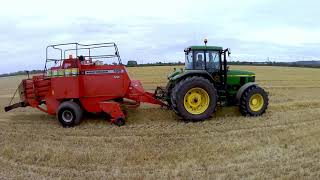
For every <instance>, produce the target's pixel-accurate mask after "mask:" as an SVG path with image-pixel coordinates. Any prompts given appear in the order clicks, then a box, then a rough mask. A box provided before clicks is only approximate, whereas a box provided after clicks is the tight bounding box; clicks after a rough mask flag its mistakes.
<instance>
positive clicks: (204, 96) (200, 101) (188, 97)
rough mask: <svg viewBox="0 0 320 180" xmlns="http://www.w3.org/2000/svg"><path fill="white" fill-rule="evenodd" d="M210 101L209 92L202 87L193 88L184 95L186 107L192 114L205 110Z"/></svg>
mask: <svg viewBox="0 0 320 180" xmlns="http://www.w3.org/2000/svg"><path fill="white" fill-rule="evenodd" d="M209 103H210V98H209V95H208V93H207V92H206V91H205V90H204V89H202V88H192V89H190V90H189V91H188V92H187V93H186V94H185V96H184V107H185V109H186V110H187V111H188V112H189V113H191V114H201V113H203V112H205V111H206V110H207V109H208V107H209Z"/></svg>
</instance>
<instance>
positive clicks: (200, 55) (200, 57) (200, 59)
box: [194, 51, 205, 69]
mask: <svg viewBox="0 0 320 180" xmlns="http://www.w3.org/2000/svg"><path fill="white" fill-rule="evenodd" d="M194 56H195V69H205V62H204V52H203V51H195V52H194Z"/></svg>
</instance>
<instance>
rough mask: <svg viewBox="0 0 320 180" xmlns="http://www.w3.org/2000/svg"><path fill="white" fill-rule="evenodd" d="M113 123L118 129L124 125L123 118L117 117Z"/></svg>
mask: <svg viewBox="0 0 320 180" xmlns="http://www.w3.org/2000/svg"><path fill="white" fill-rule="evenodd" d="M113 123H114V124H115V125H117V126H119V127H120V126H124V125H125V124H126V121H125V119H124V118H122V117H119V118H117V119H116V120H115V121H114V122H113Z"/></svg>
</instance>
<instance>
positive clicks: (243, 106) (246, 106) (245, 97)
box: [239, 85, 269, 116]
mask: <svg viewBox="0 0 320 180" xmlns="http://www.w3.org/2000/svg"><path fill="white" fill-rule="evenodd" d="M254 95H256V96H259V97H260V98H262V100H261V101H262V103H263V104H262V105H261V107H258V106H257V110H256V111H255V110H253V109H252V107H250V99H251V98H252V97H253V96H254ZM268 105H269V97H268V94H267V92H266V91H265V90H264V89H262V88H261V87H259V86H257V85H255V86H252V87H250V88H248V89H247V90H246V91H245V92H244V93H243V94H242V96H241V98H240V104H239V109H240V113H241V114H242V115H243V116H261V115H262V114H264V113H265V112H266V110H267V108H268Z"/></svg>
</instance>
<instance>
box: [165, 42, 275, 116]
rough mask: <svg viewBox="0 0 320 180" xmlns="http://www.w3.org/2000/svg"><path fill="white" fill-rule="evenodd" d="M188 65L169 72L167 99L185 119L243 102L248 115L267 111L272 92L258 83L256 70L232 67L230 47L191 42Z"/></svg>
mask: <svg viewBox="0 0 320 180" xmlns="http://www.w3.org/2000/svg"><path fill="white" fill-rule="evenodd" d="M184 52H185V68H184V69H180V70H178V69H176V70H175V71H174V72H173V73H172V74H170V75H169V76H168V79H169V82H168V84H167V87H166V90H165V91H166V95H165V98H166V101H167V102H168V104H169V106H170V107H171V108H172V109H173V110H174V111H175V112H176V113H177V114H178V115H179V116H181V117H182V118H183V119H185V120H195V121H197V120H203V119H207V118H209V117H211V115H212V114H213V113H214V111H215V110H216V107H217V105H222V106H239V109H240V112H241V114H242V115H244V116H260V115H262V114H263V113H265V111H266V109H267V107H268V103H269V99H268V94H267V93H266V92H265V91H264V89H262V88H261V87H259V86H258V84H257V83H255V74H254V73H253V72H249V71H241V70H230V69H229V67H228V66H227V56H229V55H230V53H231V52H230V50H229V49H223V48H222V47H218V46H207V40H205V45H204V46H190V47H187V48H186V49H185V50H184Z"/></svg>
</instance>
